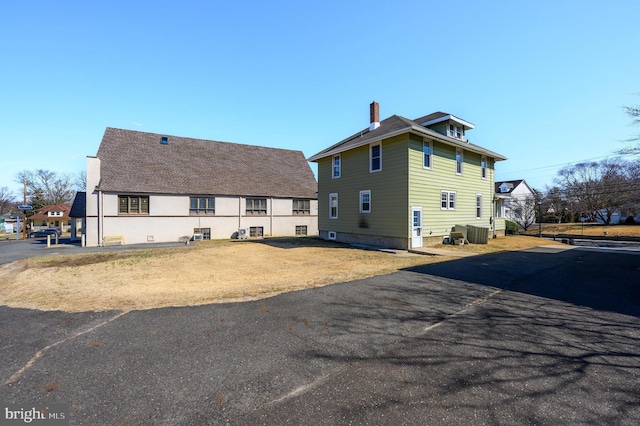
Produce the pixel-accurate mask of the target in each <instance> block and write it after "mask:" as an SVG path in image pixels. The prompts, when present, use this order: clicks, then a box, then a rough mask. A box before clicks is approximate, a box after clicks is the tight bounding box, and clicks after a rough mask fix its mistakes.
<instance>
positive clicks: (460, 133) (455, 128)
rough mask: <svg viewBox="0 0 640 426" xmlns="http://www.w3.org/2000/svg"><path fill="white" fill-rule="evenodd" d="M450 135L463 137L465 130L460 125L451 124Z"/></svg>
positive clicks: (458, 137) (457, 137)
mask: <svg viewBox="0 0 640 426" xmlns="http://www.w3.org/2000/svg"><path fill="white" fill-rule="evenodd" d="M449 136H450V137H452V138H456V139H462V137H463V136H464V132H463V130H462V129H461V128H460V127H458V126H456V125H453V124H449Z"/></svg>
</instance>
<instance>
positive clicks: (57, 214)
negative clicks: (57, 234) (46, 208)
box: [47, 211, 62, 217]
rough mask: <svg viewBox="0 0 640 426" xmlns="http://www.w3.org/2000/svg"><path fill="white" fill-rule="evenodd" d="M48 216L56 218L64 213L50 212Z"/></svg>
mask: <svg viewBox="0 0 640 426" xmlns="http://www.w3.org/2000/svg"><path fill="white" fill-rule="evenodd" d="M47 216H49V217H55V216H62V212H52V211H50V212H48V214H47Z"/></svg>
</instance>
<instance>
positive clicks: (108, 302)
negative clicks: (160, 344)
mask: <svg viewBox="0 0 640 426" xmlns="http://www.w3.org/2000/svg"><path fill="white" fill-rule="evenodd" d="M545 244H549V242H548V241H546V240H539V239H538V238H533V237H523V236H516V237H502V238H498V239H494V240H491V241H490V244H488V245H466V246H464V247H459V246H458V247H454V246H450V245H446V246H445V245H439V248H443V249H451V250H465V251H473V252H478V253H489V252H495V251H504V250H519V249H523V248H529V247H533V246H536V245H545ZM451 259H453V257H450V256H423V255H412V254H408V253H404V252H400V253H396V254H392V253H384V252H378V251H369V250H360V249H355V248H351V247H349V246H346V245H341V244H336V243H333V242H328V241H322V240H319V239H316V238H289V239H280V238H274V239H265V240H259V241H242V242H230V241H207V242H203V243H200V244H198V245H197V246H185V247H181V248H171V249H167V248H159V249H149V250H130V251H118V252H103V253H87V254H77V255H60V256H49V257H39V258H32V259H27V260H23V261H18V262H13V263H10V264H7V265H3V266H2V267H1V268H0V304H5V305H8V306H12V307H22V308H34V309H42V310H63V311H70V312H78V311H103V310H111V309H119V310H130V309H131V310H135V309H150V308H157V307H164V306H187V305H198V304H206V303H215V302H231V301H242V300H251V299H257V298H263V297H268V296H273V295H275V294H278V293H282V292H288V291H294V290H300V289H304V288H312V287H319V286H324V285H328V284H335V283H340V282H347V281H353V280H357V279H361V278H366V277H371V276H374V275H380V274H387V273H391V272H394V271H397V270H399V269H402V268H407V267H411V266H415V265H420V264H425V263H432V262H441V261H447V260H451Z"/></svg>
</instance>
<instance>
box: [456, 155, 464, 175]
mask: <svg viewBox="0 0 640 426" xmlns="http://www.w3.org/2000/svg"><path fill="white" fill-rule="evenodd" d="M458 155H460V161H458ZM456 174H457V175H458V176H462V175H463V174H464V150H463V149H462V148H456Z"/></svg>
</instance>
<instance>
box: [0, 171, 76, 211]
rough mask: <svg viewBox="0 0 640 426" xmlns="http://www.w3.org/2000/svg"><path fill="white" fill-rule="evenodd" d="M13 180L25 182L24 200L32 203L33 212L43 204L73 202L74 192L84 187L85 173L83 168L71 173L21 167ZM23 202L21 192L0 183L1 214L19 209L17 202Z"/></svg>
mask: <svg viewBox="0 0 640 426" xmlns="http://www.w3.org/2000/svg"><path fill="white" fill-rule="evenodd" d="M15 181H16V183H19V184H26V191H27V204H28V205H30V206H32V207H33V210H32V211H31V213H35V212H37V211H38V210H40V209H41V208H42V207H44V206H46V205H50V204H68V205H70V204H71V203H73V199H74V198H75V195H76V192H77V191H84V189H85V185H86V174H85V172H84V171H82V172H80V173H79V174H77V175H73V174H68V173H58V172H53V171H50V170H43V169H38V170H23V171H21V172H19V173H17V174H16V176H15ZM23 202H24V195H23V194H16V193H14V192H12V191H11V190H10V189H9V188H8V187H6V186H3V187H0V214H2V215H14V214H16V213H18V206H19V205H22V204H23Z"/></svg>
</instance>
